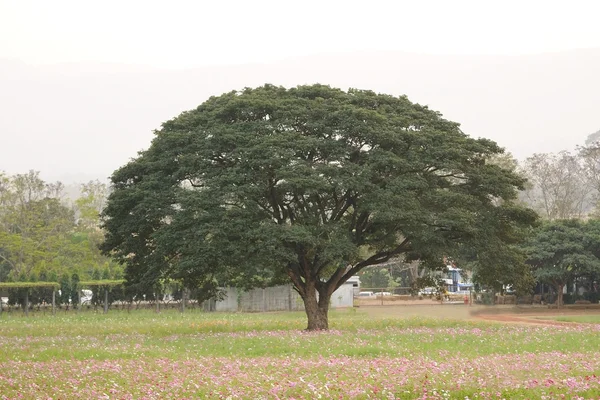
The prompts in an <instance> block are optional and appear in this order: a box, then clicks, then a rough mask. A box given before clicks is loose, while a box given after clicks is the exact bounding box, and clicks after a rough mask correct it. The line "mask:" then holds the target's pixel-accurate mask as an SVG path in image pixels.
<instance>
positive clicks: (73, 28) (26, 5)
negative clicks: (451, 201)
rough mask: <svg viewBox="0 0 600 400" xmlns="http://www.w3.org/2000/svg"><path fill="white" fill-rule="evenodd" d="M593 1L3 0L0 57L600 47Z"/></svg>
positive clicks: (177, 64)
mask: <svg viewBox="0 0 600 400" xmlns="http://www.w3.org/2000/svg"><path fill="white" fill-rule="evenodd" d="M598 15H600V1H597V0H579V1H578V0H570V1H565V0H560V1H555V0H503V1H493V2H492V1H482V0H472V1H470V0H437V1H434V0H419V1H414V0H411V1H404V0H396V1H394V0H390V1H377V0H369V1H367V0H361V1H352V0H343V1H334V0H318V1H315V0H303V1H283V0H273V1H269V0H253V1H248V0H242V1H202V0H190V1H183V0H171V1H164V0H163V1H153V0H103V1H82V0H52V1H48V0H38V1H33V0H14V1H11V0H0V57H2V58H14V59H20V60H25V61H27V62H30V63H55V62H63V61H77V62H78V61H103V62H119V63H133V64H142V65H151V66H155V67H164V68H188V67H194V66H201V65H215V64H233V63H236V64H239V63H248V62H269V61H275V60H279V59H282V58H286V57H290V56H296V55H309V54H316V53H326V52H340V51H353V50H401V51H407V52H425V53H433V54H526V53H535V52H547V51H559V50H571V49H579V48H589V47H599V46H600V23H598Z"/></svg>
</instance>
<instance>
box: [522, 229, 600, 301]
mask: <svg viewBox="0 0 600 400" xmlns="http://www.w3.org/2000/svg"><path fill="white" fill-rule="evenodd" d="M525 249H526V252H527V263H528V264H529V265H531V266H532V268H533V274H534V276H535V277H536V278H537V279H538V280H540V281H541V282H546V283H549V284H551V285H553V286H554V287H555V289H556V290H557V293H558V295H559V301H560V300H561V298H562V288H563V286H564V285H566V284H567V283H568V282H569V281H572V280H573V279H575V278H578V277H583V276H586V275H590V274H592V275H597V274H599V273H600V258H599V257H600V221H597V220H590V221H588V222H583V221H580V220H560V221H554V222H547V223H544V224H542V225H541V226H540V227H539V228H538V229H536V231H535V233H534V235H533V236H532V237H531V239H530V240H529V242H528V243H527V245H526V247H525Z"/></svg>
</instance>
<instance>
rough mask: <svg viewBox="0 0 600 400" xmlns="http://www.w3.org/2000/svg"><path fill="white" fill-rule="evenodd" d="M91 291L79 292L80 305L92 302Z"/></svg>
mask: <svg viewBox="0 0 600 400" xmlns="http://www.w3.org/2000/svg"><path fill="white" fill-rule="evenodd" d="M92 295H93V293H92V291H91V290H88V289H83V290H82V291H81V295H80V296H81V304H88V303H91V302H92Z"/></svg>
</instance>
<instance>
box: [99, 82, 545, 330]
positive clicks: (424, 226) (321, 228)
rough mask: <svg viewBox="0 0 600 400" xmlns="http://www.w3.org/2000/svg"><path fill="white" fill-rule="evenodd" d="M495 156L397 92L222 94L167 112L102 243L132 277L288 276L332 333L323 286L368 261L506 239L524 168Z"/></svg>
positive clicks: (130, 174) (111, 203)
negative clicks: (507, 165) (514, 168)
mask: <svg viewBox="0 0 600 400" xmlns="http://www.w3.org/2000/svg"><path fill="white" fill-rule="evenodd" d="M499 153H502V149H501V148H499V147H498V146H497V145H496V144H495V143H494V142H492V141H490V140H486V139H472V138H470V137H468V136H467V135H465V134H464V133H463V132H462V131H461V130H460V128H459V125H458V124H457V123H454V122H451V121H448V120H445V119H443V118H442V117H441V115H440V114H439V113H437V112H435V111H432V110H430V109H428V108H427V107H423V106H420V105H418V104H413V103H411V102H410V101H409V100H408V99H407V98H406V97H393V96H388V95H382V94H375V93H373V92H371V91H362V90H349V91H348V92H344V91H342V90H338V89H333V88H330V87H328V86H323V85H313V86H300V87H297V88H292V89H285V88H282V87H275V86H271V85H267V86H264V87H259V88H256V89H245V90H243V91H241V92H230V93H226V94H224V95H222V96H219V97H212V98H210V99H209V100H208V101H206V102H205V103H203V104H202V105H200V106H199V107H198V108H196V109H195V110H191V111H188V112H184V113H182V114H181V115H179V116H178V117H176V118H174V119H173V120H170V121H168V122H166V123H164V124H163V126H162V128H161V129H160V130H158V131H157V132H156V136H155V138H154V140H153V142H152V145H151V146H150V148H149V149H148V150H146V151H143V152H141V153H140V155H139V156H138V157H137V158H136V159H134V160H132V161H131V162H129V163H128V164H127V165H125V166H123V167H122V168H120V169H119V170H117V171H116V172H115V173H114V174H113V176H112V184H113V192H112V193H111V195H110V196H109V200H108V203H107V207H106V208H105V211H104V227H105V228H106V231H107V237H106V242H105V244H104V246H103V250H104V251H105V252H106V253H110V254H112V255H113V256H114V257H116V258H117V259H118V260H120V261H121V262H123V263H125V264H126V278H127V279H128V281H129V283H130V284H139V285H147V286H151V285H154V284H156V282H157V281H158V280H160V279H161V278H164V277H172V278H178V279H181V280H183V281H184V282H185V283H186V284H187V285H190V286H193V285H198V284H201V285H203V287H204V288H206V289H208V288H213V289H214V288H215V287H216V286H218V285H224V284H230V283H231V282H232V281H234V282H235V283H236V284H239V285H248V286H254V285H268V284H271V283H274V282H281V281H282V280H284V279H287V280H288V281H291V283H292V284H293V285H294V288H295V289H296V290H297V291H298V293H299V294H300V296H301V297H302V299H303V300H304V304H305V309H306V314H307V316H308V329H327V328H328V319H327V312H328V308H329V301H330V297H331V294H332V293H333V292H334V291H335V290H336V289H337V288H339V287H340V286H341V285H342V284H343V283H344V282H345V281H346V280H347V279H348V278H350V277H351V276H352V275H354V274H356V273H357V272H359V271H360V270H362V269H363V268H365V267H367V266H369V265H376V264H380V263H384V262H386V261H388V260H390V259H391V258H392V257H397V256H399V255H402V254H405V255H406V256H407V257H408V259H415V258H418V259H420V260H422V262H423V263H426V262H427V261H431V262H433V263H434V264H435V265H439V266H442V258H443V256H444V255H447V254H452V252H454V251H457V250H458V249H459V248H460V247H461V246H464V245H465V244H466V243H472V245H473V251H474V252H479V251H480V252H485V251H486V250H487V248H488V247H490V246H491V247H500V246H502V245H504V244H505V243H506V242H511V241H514V240H516V238H517V236H518V235H516V234H515V233H513V232H517V231H518V229H517V228H519V227H520V226H521V225H528V224H530V223H531V222H532V221H533V219H534V213H533V212H531V211H529V210H524V209H521V208H518V207H516V206H514V205H513V203H511V201H512V200H513V199H515V197H516V193H517V189H518V188H522V186H523V183H524V181H523V179H522V178H521V177H519V176H517V175H516V174H514V173H512V172H510V171H508V170H506V169H503V168H501V167H499V166H498V165H494V164H493V163H489V162H486V160H489V159H490V157H492V156H493V155H496V154H499ZM499 198H501V199H503V200H505V201H502V202H497V201H495V200H497V199H499ZM482 238H485V240H483V239H482Z"/></svg>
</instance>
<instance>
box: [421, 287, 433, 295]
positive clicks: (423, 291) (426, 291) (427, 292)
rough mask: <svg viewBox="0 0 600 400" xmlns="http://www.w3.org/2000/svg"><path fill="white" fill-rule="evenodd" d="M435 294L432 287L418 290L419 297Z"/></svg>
mask: <svg viewBox="0 0 600 400" xmlns="http://www.w3.org/2000/svg"><path fill="white" fill-rule="evenodd" d="M436 293H437V290H436V288H433V287H426V288H423V289H421V290H419V295H420V296H426V295H432V294H436Z"/></svg>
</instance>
